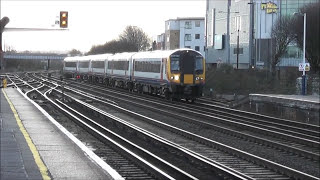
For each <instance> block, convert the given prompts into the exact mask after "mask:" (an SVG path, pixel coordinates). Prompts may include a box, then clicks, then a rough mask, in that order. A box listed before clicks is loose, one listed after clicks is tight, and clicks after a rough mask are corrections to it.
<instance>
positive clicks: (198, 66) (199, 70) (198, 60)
mask: <svg viewBox="0 0 320 180" xmlns="http://www.w3.org/2000/svg"><path fill="white" fill-rule="evenodd" d="M195 71H196V73H202V72H203V58H202V57H196V67H195Z"/></svg>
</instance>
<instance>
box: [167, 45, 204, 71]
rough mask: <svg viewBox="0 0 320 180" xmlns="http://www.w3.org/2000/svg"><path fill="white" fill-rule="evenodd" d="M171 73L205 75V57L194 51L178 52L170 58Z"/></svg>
mask: <svg viewBox="0 0 320 180" xmlns="http://www.w3.org/2000/svg"><path fill="white" fill-rule="evenodd" d="M170 60H171V62H170V67H171V72H172V73H174V72H180V73H182V74H194V73H195V74H201V73H203V57H202V56H201V55H200V54H199V53H197V52H194V51H178V52H176V53H175V54H173V55H171V56H170Z"/></svg>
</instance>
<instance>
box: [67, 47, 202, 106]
mask: <svg viewBox="0 0 320 180" xmlns="http://www.w3.org/2000/svg"><path fill="white" fill-rule="evenodd" d="M63 73H64V76H65V77H73V78H76V79H77V80H85V81H89V82H92V83H101V84H106V85H107V86H113V87H122V88H125V89H129V90H133V91H138V92H141V93H142V92H144V93H150V94H157V95H161V96H165V97H166V98H177V99H187V100H191V101H193V100H195V99H196V98H197V97H199V96H201V95H202V89H203V86H204V84H205V59H204V58H203V56H202V55H201V54H200V53H199V52H197V51H194V50H192V49H177V50H168V51H148V52H130V53H117V54H100V55H89V56H77V57H67V58H65V59H64V67H63Z"/></svg>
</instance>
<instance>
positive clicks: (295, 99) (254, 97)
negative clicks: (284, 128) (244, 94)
mask: <svg viewBox="0 0 320 180" xmlns="http://www.w3.org/2000/svg"><path fill="white" fill-rule="evenodd" d="M319 98H320V97H319V96H316V95H312V96H310V95H306V96H303V95H278V94H250V95H249V99H250V101H255V102H268V103H277V104H279V105H283V106H287V107H292V108H299V109H307V110H318V111H319V109H320V101H319Z"/></svg>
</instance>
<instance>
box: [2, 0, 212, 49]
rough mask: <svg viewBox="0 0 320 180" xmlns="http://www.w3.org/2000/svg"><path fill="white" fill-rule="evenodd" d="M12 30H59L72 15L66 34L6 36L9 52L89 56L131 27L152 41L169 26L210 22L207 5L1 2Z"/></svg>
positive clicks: (197, 1)
mask: <svg viewBox="0 0 320 180" xmlns="http://www.w3.org/2000/svg"><path fill="white" fill-rule="evenodd" d="M0 3H1V4H0V5H1V11H0V15H1V18H2V17H4V16H7V17H9V19H10V22H9V23H8V24H7V26H6V27H7V28H59V27H58V26H54V23H55V20H58V19H59V13H60V11H68V13H69V20H68V21H69V24H68V29H69V30H66V31H61V30H55V31H5V32H4V33H3V42H2V44H3V47H4V48H6V49H8V48H9V47H10V48H13V49H15V50H17V51H25V50H29V51H45V52H68V51H70V50H71V49H77V50H80V51H81V52H87V51H89V50H90V48H91V47H92V46H93V45H99V44H104V43H105V42H107V41H111V40H113V39H117V38H118V36H119V35H120V34H121V33H122V32H123V31H124V29H125V27H126V26H128V25H132V26H138V27H140V28H142V30H143V31H144V32H145V33H147V35H148V36H149V37H150V38H151V39H156V36H157V35H160V34H161V33H164V31H165V21H166V20H168V19H176V18H177V17H205V4H206V1H205V0H160V1H158V0H139V1H138V0H130V1H125V0H104V1H103V0H98V1H88V0H82V1H76V0H71V1H63V0H55V1H47V0H42V1H40V0H37V1H29V0H22V1H17V0H0Z"/></svg>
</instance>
